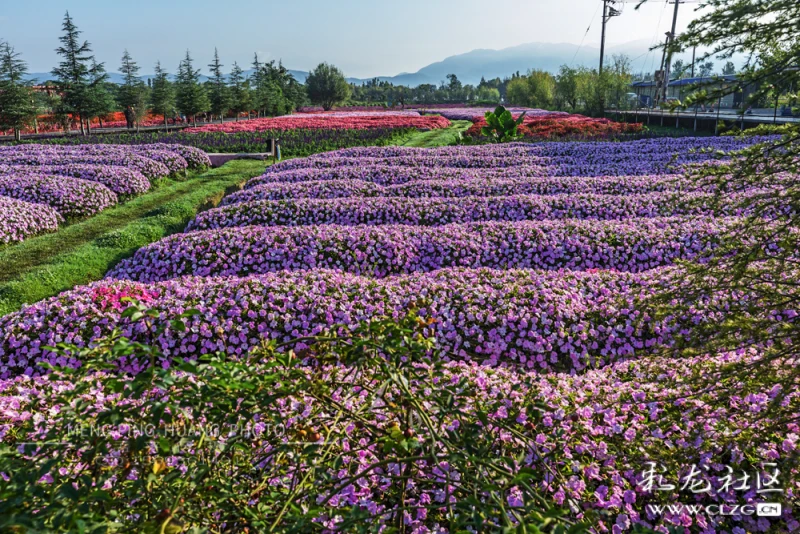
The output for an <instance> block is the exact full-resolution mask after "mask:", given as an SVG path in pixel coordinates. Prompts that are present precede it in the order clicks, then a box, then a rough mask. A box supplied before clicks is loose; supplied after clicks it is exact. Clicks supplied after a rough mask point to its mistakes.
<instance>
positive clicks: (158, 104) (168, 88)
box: [150, 61, 175, 126]
mask: <svg viewBox="0 0 800 534" xmlns="http://www.w3.org/2000/svg"><path fill="white" fill-rule="evenodd" d="M152 84H153V87H152V90H151V91H150V106H151V109H152V110H153V112H154V113H157V114H159V115H162V116H163V117H164V125H165V126H167V119H168V118H169V117H171V116H173V115H174V114H175V86H174V85H173V84H172V82H171V81H170V80H169V75H168V74H167V72H166V71H165V70H164V69H163V68H162V67H161V62H160V61H159V62H156V69H155V76H154V77H153V82H152Z"/></svg>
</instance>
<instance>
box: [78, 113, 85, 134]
mask: <svg viewBox="0 0 800 534" xmlns="http://www.w3.org/2000/svg"><path fill="white" fill-rule="evenodd" d="M78 122H79V123H80V124H81V135H86V129H85V128H84V127H83V117H81V116H78Z"/></svg>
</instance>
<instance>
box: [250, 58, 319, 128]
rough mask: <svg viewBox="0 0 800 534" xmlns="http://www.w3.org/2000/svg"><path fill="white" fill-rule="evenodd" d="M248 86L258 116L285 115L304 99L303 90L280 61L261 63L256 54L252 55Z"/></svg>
mask: <svg viewBox="0 0 800 534" xmlns="http://www.w3.org/2000/svg"><path fill="white" fill-rule="evenodd" d="M250 86H251V88H252V96H251V98H252V106H253V107H254V108H255V109H256V110H257V111H258V114H259V116H260V115H267V116H271V117H272V116H278V115H286V114H287V113H289V112H290V111H292V110H293V109H295V108H299V107H300V106H302V105H304V103H305V101H306V95H305V90H304V89H303V87H302V86H301V85H300V84H299V83H298V82H297V80H295V79H294V76H292V75H291V74H290V73H289V71H288V70H286V68H285V67H284V66H283V64H282V63H280V62H278V64H277V65H276V64H275V62H274V61H270V62H269V63H261V62H260V61H259V59H258V54H256V55H255V56H254V60H253V75H252V77H251V78H250Z"/></svg>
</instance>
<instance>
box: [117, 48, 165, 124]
mask: <svg viewBox="0 0 800 534" xmlns="http://www.w3.org/2000/svg"><path fill="white" fill-rule="evenodd" d="M120 73H121V74H122V76H123V78H124V80H123V82H122V85H121V86H120V87H119V90H118V92H117V102H118V104H119V106H120V107H121V108H122V109H123V110H125V109H127V108H130V109H131V111H132V112H133V118H134V120H135V121H136V123H137V124H138V123H139V122H140V121H141V120H142V119H144V118H145V117H146V116H147V105H148V104H149V100H150V99H149V94H148V93H149V91H148V88H147V84H145V83H144V82H143V81H142V80H141V79H140V78H139V65H137V64H136V62H135V61H134V60H133V58H132V57H131V55H130V54H129V53H128V50H127V49H126V50H125V52H124V53H123V54H122V64H121V65H120ZM156 75H158V74H156Z"/></svg>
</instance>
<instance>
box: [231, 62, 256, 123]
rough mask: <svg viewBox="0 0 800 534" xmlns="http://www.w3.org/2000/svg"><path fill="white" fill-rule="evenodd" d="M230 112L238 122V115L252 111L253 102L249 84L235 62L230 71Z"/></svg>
mask: <svg viewBox="0 0 800 534" xmlns="http://www.w3.org/2000/svg"><path fill="white" fill-rule="evenodd" d="M228 83H229V85H230V110H231V111H232V112H233V113H234V114H235V115H236V120H239V114H240V113H242V112H245V111H247V112H249V111H250V110H251V109H252V104H253V100H252V98H251V94H250V82H249V81H248V80H247V79H245V77H244V71H242V68H241V67H240V66H239V64H238V63H236V62H235V61H234V62H233V68H232V69H231V75H230V79H229V80H228Z"/></svg>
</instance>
